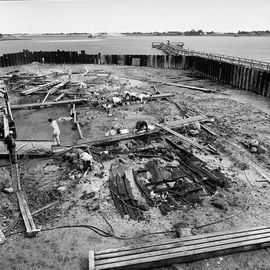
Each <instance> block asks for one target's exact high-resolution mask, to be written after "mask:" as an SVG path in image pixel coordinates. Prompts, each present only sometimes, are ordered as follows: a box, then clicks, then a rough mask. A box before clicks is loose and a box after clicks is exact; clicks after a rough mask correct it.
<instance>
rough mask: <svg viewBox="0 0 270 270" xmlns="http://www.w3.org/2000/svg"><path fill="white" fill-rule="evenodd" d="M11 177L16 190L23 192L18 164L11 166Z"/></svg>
mask: <svg viewBox="0 0 270 270" xmlns="http://www.w3.org/2000/svg"><path fill="white" fill-rule="evenodd" d="M11 177H12V182H13V185H14V186H16V190H21V189H22V188H21V180H20V172H19V166H18V164H11Z"/></svg>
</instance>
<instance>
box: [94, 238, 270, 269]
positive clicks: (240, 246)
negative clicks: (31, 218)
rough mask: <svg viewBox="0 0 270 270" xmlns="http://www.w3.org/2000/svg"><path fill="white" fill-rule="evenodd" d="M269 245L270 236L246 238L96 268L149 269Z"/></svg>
mask: <svg viewBox="0 0 270 270" xmlns="http://www.w3.org/2000/svg"><path fill="white" fill-rule="evenodd" d="M269 246H270V237H264V238H258V239H252V240H246V241H242V242H236V243H231V244H223V245H217V246H212V247H205V248H200V249H198V250H196V252H195V251H194V250H183V251H180V252H175V253H173V254H165V255H161V256H153V257H148V258H140V259H136V260H129V261H123V262H116V263H111V264H109V265H107V264H105V265H99V266H98V265H97V266H96V268H95V269H96V270H101V269H118V270H120V269H127V268H128V269H149V268H155V267H163V266H168V265H171V264H175V263H183V262H190V261H194V260H200V259H206V258H211V257H216V256H223V255H227V254H233V253H236V252H242V251H251V250H256V249H260V248H265V247H269Z"/></svg>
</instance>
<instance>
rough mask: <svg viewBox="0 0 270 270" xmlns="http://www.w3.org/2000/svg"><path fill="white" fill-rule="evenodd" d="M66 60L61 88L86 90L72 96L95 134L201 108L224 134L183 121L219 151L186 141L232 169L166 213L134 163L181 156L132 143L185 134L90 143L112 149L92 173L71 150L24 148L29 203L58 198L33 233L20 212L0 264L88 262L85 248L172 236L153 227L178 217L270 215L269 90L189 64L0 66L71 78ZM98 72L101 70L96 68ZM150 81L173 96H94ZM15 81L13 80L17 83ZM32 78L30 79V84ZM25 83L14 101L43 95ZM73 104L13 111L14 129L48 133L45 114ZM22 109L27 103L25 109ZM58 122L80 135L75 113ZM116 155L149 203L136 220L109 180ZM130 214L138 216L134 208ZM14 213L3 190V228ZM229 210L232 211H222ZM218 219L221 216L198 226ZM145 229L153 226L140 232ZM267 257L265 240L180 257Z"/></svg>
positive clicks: (246, 219) (250, 261)
mask: <svg viewBox="0 0 270 270" xmlns="http://www.w3.org/2000/svg"><path fill="white" fill-rule="evenodd" d="M69 68H71V69H72V70H73V73H74V74H73V75H72V78H71V86H70V87H69V88H66V89H65V90H63V91H65V94H66V95H68V94H72V95H75V94H76V95H77V97H80V96H83V97H86V98H87V99H88V100H90V101H91V102H92V103H91V104H89V103H87V102H86V103H85V104H82V105H76V109H77V114H78V115H77V116H78V120H79V122H80V124H81V128H82V133H83V135H84V138H87V139H90V140H97V139H100V138H103V137H104V138H106V137H105V134H106V133H108V132H110V130H111V129H112V127H114V128H119V129H128V130H130V131H132V132H133V130H134V128H135V124H136V122H137V121H139V120H145V121H147V123H148V124H150V125H153V126H154V125H155V124H156V123H170V122H174V121H179V120H181V119H183V114H186V113H188V114H189V115H191V116H195V115H203V116H206V117H207V118H208V119H211V121H210V122H208V123H205V126H207V127H208V128H209V129H211V130H212V131H213V132H215V133H216V134H217V135H218V136H211V135H209V134H208V133H207V132H206V131H205V130H202V129H200V128H198V127H197V129H196V128H193V129H196V130H195V131H196V132H194V130H193V132H190V128H189V127H187V128H185V129H183V130H180V131H181V133H182V134H184V135H185V136H187V137H189V138H190V139H191V140H193V141H195V142H198V143H200V144H201V145H205V144H207V143H209V144H211V146H212V147H214V148H215V149H216V150H217V151H218V154H213V153H210V152H209V151H206V150H199V149H196V148H194V147H192V148H191V147H190V146H189V145H185V144H184V145H183V147H184V149H186V151H187V152H189V153H190V152H192V154H193V155H194V156H195V157H197V158H199V159H200V160H201V161H203V162H204V163H205V164H206V165H207V167H208V168H209V169H211V170H218V171H219V173H221V174H222V175H223V176H224V177H225V178H226V181H227V184H228V185H225V186H223V187H219V186H218V187H215V189H214V190H212V192H210V193H208V194H206V195H205V194H203V195H202V198H203V199H201V200H197V201H196V202H194V201H193V203H185V202H184V203H183V202H182V203H179V205H177V207H175V208H174V209H173V210H172V211H167V213H165V215H164V211H165V212H166V208H165V210H164V209H163V213H162V211H161V209H160V207H159V206H160V205H157V204H155V203H154V204H153V205H150V206H149V205H148V204H147V200H146V199H145V197H143V196H142V193H141V192H140V190H139V189H138V185H136V184H135V181H134V173H133V170H135V171H136V170H138V169H141V168H144V167H147V166H150V165H149V162H150V161H153V160H156V162H159V163H158V164H159V165H158V166H161V167H162V166H163V167H164V166H169V165H172V166H173V162H174V160H173V159H174V157H175V156H172V157H171V156H169V160H168V158H167V156H168V155H167V152H162V153H163V154H164V156H161V155H159V156H157V157H149V156H147V155H136V154H134V153H131V151H130V149H131V148H132V146H134V145H135V146H136V147H159V146H161V147H163V146H164V145H167V144H166V142H165V141H164V138H165V137H166V138H169V139H170V140H174V142H179V139H177V138H176V137H174V136H173V135H168V134H164V135H162V136H158V135H157V136H153V137H149V138H148V137H147V138H144V139H138V140H130V141H124V142H122V141H121V142H119V143H117V144H113V145H110V146H103V147H102V148H98V147H97V148H94V149H91V150H93V152H94V153H100V152H103V153H105V154H106V156H105V158H104V156H100V155H98V154H96V155H94V159H95V161H96V163H95V164H94V169H93V170H92V171H88V172H87V173H84V172H82V171H79V170H78V168H76V166H74V164H73V163H71V162H69V161H67V159H68V158H70V157H67V156H65V158H63V156H53V157H51V158H36V159H30V158H28V157H27V154H25V155H24V157H23V158H21V159H20V160H19V166H20V171H21V183H22V188H23V190H24V191H25V193H26V195H27V199H28V205H29V207H30V210H31V211H35V210H37V209H39V208H41V207H43V206H45V205H47V204H48V203H51V202H55V201H57V203H56V205H55V206H53V207H51V208H50V209H48V210H46V211H43V212H41V213H40V214H39V215H36V216H35V217H34V221H35V223H36V225H38V226H41V232H40V233H39V234H38V235H37V236H36V237H34V238H27V237H26V236H25V233H24V230H25V228H24V225H23V223H22V222H21V223H18V225H17V226H16V227H15V228H14V229H13V230H11V232H10V233H9V235H10V236H8V237H7V239H6V242H5V243H4V244H2V245H0V257H1V267H0V268H1V269H16V270H19V269H44V270H45V269H46V270H47V269H73V270H75V269H88V252H89V250H91V249H94V250H103V249H107V248H115V247H121V246H127V245H131V244H136V243H143V242H151V241H157V240H165V239H171V238H175V237H176V235H175V233H165V234H157V235H155V234H152V235H151V234H149V233H155V232H160V231H172V230H174V228H176V227H179V226H180V227H188V228H192V233H194V234H202V233H208V232H218V231H225V230H237V229H243V228H250V227H256V226H267V225H269V224H270V217H269V208H270V207H269V199H270V198H269V192H270V186H269V182H268V181H267V180H266V178H267V177H263V176H262V174H264V175H265V174H267V175H269V179H270V165H269V164H270V163H269V161H270V158H269V153H270V152H269V150H270V126H269V119H270V108H269V99H267V98H264V97H260V96H257V95H254V94H252V93H249V92H245V91H239V90H237V89H232V88H231V87H230V86H226V85H221V84H218V83H216V82H214V81H211V80H208V79H203V78H200V76H199V75H198V74H193V73H191V72H190V71H186V70H171V69H170V70H169V69H154V68H145V67H143V68H139V67H123V66H101V65H72V66H68V65H62V66H53V65H43V66H41V65H37V64H32V65H26V66H21V67H14V68H5V69H4V68H2V69H1V70H0V73H1V74H2V75H3V74H6V73H7V72H10V71H13V70H15V69H17V70H19V71H20V72H25V73H27V74H30V73H31V74H36V75H46V76H47V77H48V76H51V74H57V73H58V76H59V78H62V79H67V78H68V75H59V73H61V72H65V71H67V70H68V69H69ZM86 68H87V69H88V70H89V71H90V73H95V75H93V76H89V74H88V75H85V76H84V77H82V76H81V74H83V73H84V72H85V71H86V70H87V69H86ZM75 73H76V74H75ZM99 73H100V75H99V76H97V74H99ZM104 74H105V75H104ZM106 74H107V75H106ZM164 81H166V82H177V83H181V84H186V85H193V86H197V87H204V88H210V89H213V90H215V92H213V93H205V92H200V91H195V90H189V89H186V88H180V87H176V86H166V85H163V84H159V83H155V82H164ZM80 82H84V83H85V84H86V88H79V87H78V83H80ZM76 85H77V86H76ZM153 85H155V86H156V89H157V90H158V91H160V92H162V93H171V94H174V96H173V97H171V98H169V100H164V99H163V100H161V99H158V100H151V101H148V102H146V103H138V102H136V103H134V104H129V105H123V106H115V107H112V108H111V109H110V110H109V111H108V109H107V110H105V109H102V108H100V106H96V107H95V106H94V105H93V100H94V98H95V99H97V100H102V99H101V98H100V96H102V97H106V98H108V99H109V98H112V97H113V96H115V95H116V96H117V95H119V94H120V93H123V92H124V91H130V92H137V93H145V94H154V93H155V91H154V88H153V87H152V86H153ZM11 87H13V88H14V85H13V86H11ZM27 87H28V88H30V86H27ZM21 90H24V89H20V87H18V88H17V89H16V90H13V91H10V92H9V94H10V101H11V104H19V103H20V104H22V103H34V102H41V101H42V99H43V98H44V97H45V95H46V93H42V94H32V95H29V96H25V97H22V96H21V95H20V91H21ZM59 94H60V92H59V93H57V95H54V96H53V97H49V98H48V101H50V100H53V99H54V98H56V97H57V96H58V95H59ZM97 97H98V98H97ZM171 101H173V102H171ZM105 103H106V102H105ZM176 105H178V106H176ZM54 108H55V109H54ZM69 110H70V108H68V107H51V108H46V109H44V111H43V112H42V109H40V110H32V111H30V112H28V111H16V112H14V118H15V123H16V121H17V126H18V129H17V133H18V138H19V139H44V140H50V129H49V125H48V123H47V119H48V117H51V118H55V119H56V118H59V117H67V116H68V113H69ZM24 113H26V114H25V116H24ZM27 113H28V115H27ZM29 114H31V115H29ZM16 119H17V120H16ZM20 119H21V120H20ZM60 128H62V131H63V142H64V143H66V142H69V141H73V142H74V141H75V142H76V141H77V140H78V136H77V134H75V133H76V130H75V131H74V129H73V128H72V125H71V124H70V123H65V124H63V126H60ZM20 131H21V132H20ZM180 131H179V132H180ZM191 135H192V136H191ZM29 137H30V138H29ZM252 140H256V141H258V142H259V143H260V146H262V147H263V149H264V150H263V151H259V152H256V153H251V151H250V147H249V143H250V142H252ZM255 144H256V142H255ZM167 146H168V145H167ZM167 146H166V147H167ZM114 150H115V151H114ZM107 151H108V152H107ZM108 153H109V154H108ZM148 155H149V153H148ZM101 157H102V158H101ZM164 157H166V159H167V160H166V159H164ZM170 158H171V159H170ZM119 160H120V163H121V164H122V165H123V166H122V167H123V168H124V170H125V172H126V177H127V179H128V181H129V183H130V189H131V192H132V194H133V196H134V200H135V201H136V202H138V203H139V204H140V205H141V206H144V207H143V208H144V209H143V210H141V211H139V213H140V214H138V215H137V216H138V220H136V218H134V217H133V218H132V217H131V216H130V215H128V214H123V213H121V211H120V210H121V209H120V210H119V208H117V207H116V206H115V203H114V200H116V201H117V198H116V197H115V198H114V196H116V195H115V194H114V193H113V192H114V191H113V184H112V183H111V182H110V181H112V180H113V177H112V173H111V172H110V168H111V165H112V164H113V163H115V162H117V161H118V162H119ZM101 161H102V162H101ZM3 163H7V161H3ZM147 164H148V165H147ZM152 165H153V164H152ZM149 170H150V169H149ZM258 171H261V172H263V173H260V172H258ZM109 179H110V181H109ZM118 180H119V179H118ZM119 181H120V180H119ZM167 187H169V188H170V187H171V186H170V185H169V186H167ZM152 195H153V194H152ZM152 195H151V196H152ZM113 199H114V200H113ZM213 202H215V203H213ZM141 212H143V214H142V215H143V218H140V217H139V216H140V215H141ZM133 214H134V215H135V216H136V214H135V213H133ZM234 214H235V215H234ZM17 215H19V208H18V205H17V201H16V196H15V194H5V193H0V227H1V229H2V230H3V231H5V230H6V229H7V228H8V227H9V226H10V224H12V223H13V221H14V220H15V219H16V217H17ZM231 215H232V217H231V218H229V219H226V217H228V216H231ZM215 221H219V222H217V223H215V224H213V225H209V226H205V227H201V228H199V229H196V227H199V226H201V225H204V224H208V223H211V222H215ZM73 225H74V226H73ZM77 225H92V226H95V227H97V228H99V229H101V230H104V231H107V232H113V234H115V235H117V236H119V237H122V238H125V237H131V238H133V239H129V240H120V239H117V238H114V237H102V236H100V235H99V234H96V233H94V232H93V231H92V230H90V229H88V228H86V227H80V226H77ZM65 226H66V227H65ZM69 226H70V227H69ZM72 226H73V227H72ZM145 234H148V235H147V236H145V237H140V236H141V235H145ZM269 265H270V257H269V250H268V249H265V250H260V251H253V252H246V253H240V254H234V255H228V256H224V257H217V258H213V259H207V260H203V261H198V262H193V263H187V264H182V265H181V267H182V269H183V270H191V269H198V270H199V269H200V270H206V269H207V270H209V269H220V270H223V269H224V270H225V269H230V270H231V269H245V270H248V269H249V270H253V269H269ZM163 269H165V268H163ZM166 269H170V268H166Z"/></svg>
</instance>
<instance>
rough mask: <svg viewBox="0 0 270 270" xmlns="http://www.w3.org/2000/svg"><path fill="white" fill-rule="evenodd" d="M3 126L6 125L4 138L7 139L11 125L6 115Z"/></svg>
mask: <svg viewBox="0 0 270 270" xmlns="http://www.w3.org/2000/svg"><path fill="white" fill-rule="evenodd" d="M3 124H4V138H6V137H7V135H8V134H9V123H8V118H7V116H6V114H3Z"/></svg>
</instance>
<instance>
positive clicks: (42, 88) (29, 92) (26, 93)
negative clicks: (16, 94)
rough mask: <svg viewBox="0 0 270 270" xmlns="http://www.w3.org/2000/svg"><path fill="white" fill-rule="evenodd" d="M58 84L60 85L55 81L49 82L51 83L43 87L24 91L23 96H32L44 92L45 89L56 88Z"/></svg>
mask: <svg viewBox="0 0 270 270" xmlns="http://www.w3.org/2000/svg"><path fill="white" fill-rule="evenodd" d="M56 84H59V81H58V80H55V81H52V82H49V83H46V84H43V85H39V86H37V87H34V88H31V89H28V90H24V91H22V92H21V94H22V95H30V94H32V93H35V92H37V91H41V90H44V89H45V88H48V87H52V86H54V85H56Z"/></svg>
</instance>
